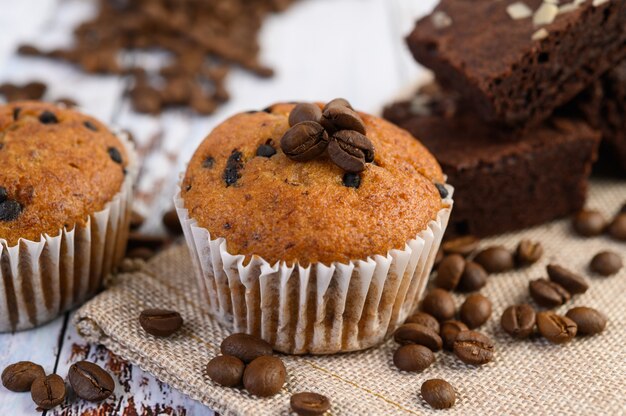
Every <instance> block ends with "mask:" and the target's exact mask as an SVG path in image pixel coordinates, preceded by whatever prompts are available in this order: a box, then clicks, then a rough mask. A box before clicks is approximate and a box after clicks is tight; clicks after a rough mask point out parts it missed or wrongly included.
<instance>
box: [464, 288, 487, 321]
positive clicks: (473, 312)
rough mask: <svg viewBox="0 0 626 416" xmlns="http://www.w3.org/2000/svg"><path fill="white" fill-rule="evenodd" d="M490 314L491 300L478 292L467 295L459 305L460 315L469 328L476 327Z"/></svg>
mask: <svg viewBox="0 0 626 416" xmlns="http://www.w3.org/2000/svg"><path fill="white" fill-rule="evenodd" d="M490 316H491V301H490V300H489V299H487V298H486V297H485V296H483V295H481V294H480V293H474V294H473V295H469V296H468V297H467V299H465V302H463V304H462V305H461V310H460V317H461V321H463V322H464V323H465V324H466V325H467V326H468V327H469V328H470V329H474V328H478V327H479V326H481V325H482V324H484V323H485V322H487V320H488V319H489V317H490Z"/></svg>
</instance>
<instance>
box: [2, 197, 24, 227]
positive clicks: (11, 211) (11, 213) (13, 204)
mask: <svg viewBox="0 0 626 416" xmlns="http://www.w3.org/2000/svg"><path fill="white" fill-rule="evenodd" d="M21 213H22V205H21V204H20V203H19V202H17V201H14V200H12V199H7V200H5V201H3V202H0V221H4V222H8V221H15V220H17V218H18V217H19V216H20V214H21Z"/></svg>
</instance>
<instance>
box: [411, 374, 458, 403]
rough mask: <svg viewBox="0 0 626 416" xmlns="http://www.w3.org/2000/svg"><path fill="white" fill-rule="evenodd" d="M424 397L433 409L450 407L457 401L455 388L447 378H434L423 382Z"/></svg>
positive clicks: (422, 391)
mask: <svg viewBox="0 0 626 416" xmlns="http://www.w3.org/2000/svg"><path fill="white" fill-rule="evenodd" d="M420 391H421V393H422V397H423V398H424V400H426V403H428V404H429V405H430V406H431V407H432V408H433V409H449V408H451V407H452V406H454V403H455V402H456V394H455V393H454V388H453V387H452V386H451V385H450V383H448V382H447V381H445V380H442V379H439V378H434V379H430V380H426V381H425V382H424V383H422V387H421V389H420Z"/></svg>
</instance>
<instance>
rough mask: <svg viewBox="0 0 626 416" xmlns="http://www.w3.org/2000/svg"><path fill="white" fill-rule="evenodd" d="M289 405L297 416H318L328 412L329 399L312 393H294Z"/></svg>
mask: <svg viewBox="0 0 626 416" xmlns="http://www.w3.org/2000/svg"><path fill="white" fill-rule="evenodd" d="M289 403H290V404H291V410H293V411H294V412H296V414H297V415H298V416H319V415H323V414H324V413H326V412H327V411H328V410H330V399H328V397H326V396H323V395H321V394H318V393H313V392H303V393H295V394H293V395H292V396H291V399H290V400H289Z"/></svg>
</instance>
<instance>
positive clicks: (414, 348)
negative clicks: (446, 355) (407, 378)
mask: <svg viewBox="0 0 626 416" xmlns="http://www.w3.org/2000/svg"><path fill="white" fill-rule="evenodd" d="M434 362H435V354H433V352H432V351H431V350H430V349H429V348H427V347H425V346H423V345H418V344H408V345H403V346H401V347H400V348H398V349H397V350H396V352H395V353H394V354H393V363H394V364H395V366H396V367H398V369H400V370H402V371H413V372H418V373H419V372H422V371H424V370H426V369H427V368H428V367H430V365H431V364H432V363H434Z"/></svg>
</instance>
